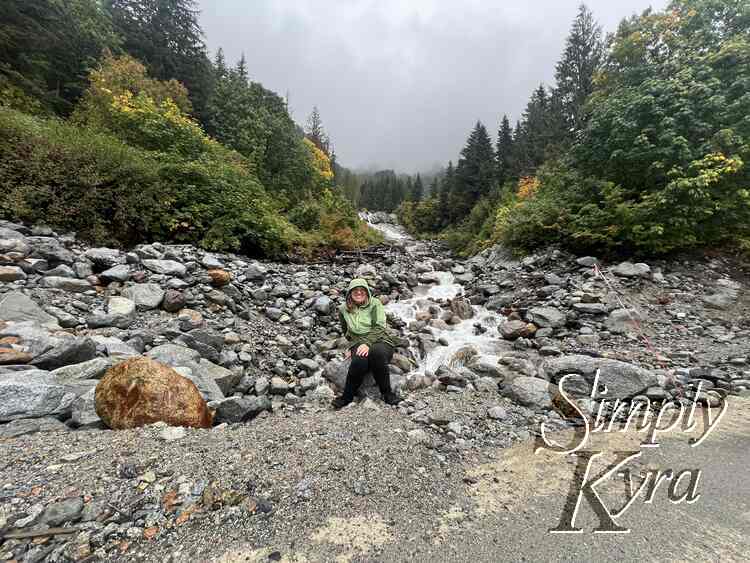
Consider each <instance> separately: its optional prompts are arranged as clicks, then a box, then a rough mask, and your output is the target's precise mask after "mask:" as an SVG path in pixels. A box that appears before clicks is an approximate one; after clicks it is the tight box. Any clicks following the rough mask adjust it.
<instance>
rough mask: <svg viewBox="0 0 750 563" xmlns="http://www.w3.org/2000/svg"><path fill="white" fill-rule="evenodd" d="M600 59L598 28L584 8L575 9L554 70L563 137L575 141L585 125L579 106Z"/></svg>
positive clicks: (601, 50)
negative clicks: (564, 131)
mask: <svg viewBox="0 0 750 563" xmlns="http://www.w3.org/2000/svg"><path fill="white" fill-rule="evenodd" d="M603 56H604V43H603V41H602V30H601V27H600V26H599V25H598V24H597V22H596V20H594V16H593V14H592V13H591V10H589V9H588V8H587V7H586V6H585V5H584V4H581V6H580V8H579V9H578V15H577V16H576V18H575V20H573V25H572V26H571V29H570V34H569V35H568V38H567V39H566V40H565V50H564V51H563V55H562V59H560V61H559V62H558V63H557V66H556V67H555V81H556V83H557V85H556V88H555V91H556V94H557V95H558V96H559V98H560V109H561V113H562V118H563V121H564V124H565V127H566V130H567V133H568V134H569V135H571V136H572V137H573V138H574V139H576V138H578V136H579V135H580V133H581V131H582V130H583V128H584V126H585V122H586V116H585V115H584V111H583V105H584V103H585V102H586V99H587V98H588V97H589V96H590V95H591V93H592V92H593V90H594V84H593V78H594V74H595V73H596V72H597V71H598V70H599V69H600V67H601V64H602V60H603Z"/></svg>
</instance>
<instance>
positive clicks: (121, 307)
mask: <svg viewBox="0 0 750 563" xmlns="http://www.w3.org/2000/svg"><path fill="white" fill-rule="evenodd" d="M135 309H136V305H135V301H133V300H132V299H128V298H127V297H116V296H115V297H110V298H109V301H107V313H109V314H110V315H121V316H123V317H132V316H134V315H135Z"/></svg>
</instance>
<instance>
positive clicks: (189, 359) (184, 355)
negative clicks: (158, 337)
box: [146, 344, 201, 367]
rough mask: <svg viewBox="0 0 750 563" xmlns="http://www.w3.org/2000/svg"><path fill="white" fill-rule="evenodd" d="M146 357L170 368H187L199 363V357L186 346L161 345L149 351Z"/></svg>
mask: <svg viewBox="0 0 750 563" xmlns="http://www.w3.org/2000/svg"><path fill="white" fill-rule="evenodd" d="M146 355H147V356H148V357H149V358H151V359H153V360H156V361H157V362H160V363H162V364H164V365H167V366H170V367H177V366H189V365H191V364H197V363H198V362H200V358H201V355H200V354H199V353H198V352H196V351H195V350H193V349H192V348H188V347H187V346H179V345H177V344H162V345H161V346H156V347H155V348H152V349H151V350H149V351H148V352H147V353H146Z"/></svg>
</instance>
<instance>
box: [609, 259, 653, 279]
mask: <svg viewBox="0 0 750 563" xmlns="http://www.w3.org/2000/svg"><path fill="white" fill-rule="evenodd" d="M612 273H613V274H615V275H616V276H622V277H624V278H637V277H641V278H647V277H649V276H650V275H651V267H650V266H649V265H648V264H644V263H643V262H637V263H635V264H633V263H632V262H620V263H619V264H618V265H617V266H615V267H614V268H612Z"/></svg>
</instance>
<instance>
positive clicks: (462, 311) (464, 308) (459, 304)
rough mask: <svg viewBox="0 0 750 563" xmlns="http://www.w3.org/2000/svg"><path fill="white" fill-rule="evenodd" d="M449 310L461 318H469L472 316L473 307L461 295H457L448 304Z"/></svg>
mask: <svg viewBox="0 0 750 563" xmlns="http://www.w3.org/2000/svg"><path fill="white" fill-rule="evenodd" d="M450 310H451V312H452V313H453V314H454V315H456V316H457V317H459V318H460V319H462V320H466V319H471V318H473V317H474V308H473V307H472V306H471V303H470V302H469V300H468V299H465V298H463V297H457V298H456V299H453V300H452V301H451V304H450Z"/></svg>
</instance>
